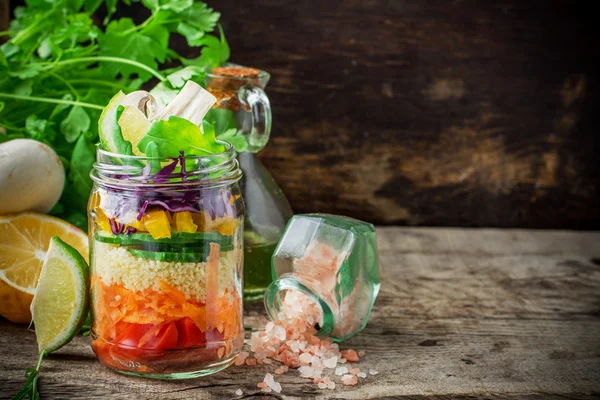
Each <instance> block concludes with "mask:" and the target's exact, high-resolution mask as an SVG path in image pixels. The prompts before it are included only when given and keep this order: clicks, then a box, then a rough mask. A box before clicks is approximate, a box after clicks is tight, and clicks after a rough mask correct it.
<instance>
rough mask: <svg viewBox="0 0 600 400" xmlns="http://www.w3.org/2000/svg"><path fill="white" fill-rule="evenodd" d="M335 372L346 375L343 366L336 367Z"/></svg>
mask: <svg viewBox="0 0 600 400" xmlns="http://www.w3.org/2000/svg"><path fill="white" fill-rule="evenodd" d="M335 374H336V375H337V376H342V375H344V372H342V367H337V368H336V369H335Z"/></svg>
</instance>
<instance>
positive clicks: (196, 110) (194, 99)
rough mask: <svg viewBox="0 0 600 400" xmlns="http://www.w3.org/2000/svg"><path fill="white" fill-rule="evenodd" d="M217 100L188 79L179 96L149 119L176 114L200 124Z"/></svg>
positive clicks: (159, 118) (164, 117)
mask: <svg viewBox="0 0 600 400" xmlns="http://www.w3.org/2000/svg"><path fill="white" fill-rule="evenodd" d="M134 93H135V92H134ZM216 102H217V99H216V97H215V96H213V95H212V94H210V93H209V92H208V91H206V90H205V89H204V88H202V86H200V85H198V84H197V83H196V82H193V81H187V82H186V84H185V86H184V87H183V89H181V91H180V92H179V93H178V94H177V96H175V98H174V99H173V100H171V102H169V104H168V105H167V106H166V107H165V108H163V109H162V110H161V111H158V112H157V113H156V114H155V115H154V117H153V118H149V119H153V120H161V119H168V118H169V117H170V116H172V115H174V116H177V117H180V118H185V119H187V120H188V121H191V122H193V123H194V124H196V125H198V126H200V125H202V119H203V118H204V116H205V115H206V113H207V112H208V110H210V109H211V107H212V106H213V105H214V104H215V103H216Z"/></svg>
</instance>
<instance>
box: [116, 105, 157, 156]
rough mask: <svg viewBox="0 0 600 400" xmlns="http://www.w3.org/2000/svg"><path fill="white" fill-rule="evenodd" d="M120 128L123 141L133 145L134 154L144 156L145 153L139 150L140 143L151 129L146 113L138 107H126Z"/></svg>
mask: <svg viewBox="0 0 600 400" xmlns="http://www.w3.org/2000/svg"><path fill="white" fill-rule="evenodd" d="M119 127H121V134H122V135H123V139H125V140H127V141H128V142H129V143H131V150H132V151H133V154H135V155H136V156H143V155H144V153H142V152H141V151H140V150H139V149H138V143H139V142H140V140H142V138H143V137H144V135H145V134H146V132H148V128H150V121H148V118H146V116H145V115H144V113H143V112H141V111H140V109H139V108H137V107H134V106H125V108H124V109H123V112H122V113H121V116H120V117H119Z"/></svg>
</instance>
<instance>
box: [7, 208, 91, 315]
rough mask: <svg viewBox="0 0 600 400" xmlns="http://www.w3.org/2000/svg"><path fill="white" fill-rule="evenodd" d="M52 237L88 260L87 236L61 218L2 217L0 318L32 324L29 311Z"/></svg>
mask: <svg viewBox="0 0 600 400" xmlns="http://www.w3.org/2000/svg"><path fill="white" fill-rule="evenodd" d="M52 236H58V237H59V238H61V239H62V240H63V241H64V242H66V243H68V244H69V245H71V246H73V247H74V248H75V249H76V250H77V251H78V252H79V253H80V254H81V255H82V256H83V258H84V259H85V260H86V261H87V260H88V257H89V250H88V238H87V235H86V234H85V233H84V232H83V231H82V230H80V229H79V228H77V227H75V226H73V225H71V224H69V223H68V222H65V221H63V220H61V219H58V218H54V217H50V216H48V215H44V214H38V213H32V212H27V213H22V214H17V215H10V216H6V217H0V281H2V283H5V284H0V315H2V316H4V317H5V318H7V319H9V320H11V321H13V322H17V323H28V322H30V321H31V314H30V312H29V310H28V307H29V304H31V301H32V299H33V295H34V293H35V288H36V286H37V283H38V278H39V276H40V271H41V269H42V264H43V263H44V258H45V257H46V252H47V251H48V246H49V245H50V239H51V238H52Z"/></svg>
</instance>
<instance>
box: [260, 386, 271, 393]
mask: <svg viewBox="0 0 600 400" xmlns="http://www.w3.org/2000/svg"><path fill="white" fill-rule="evenodd" d="M260 391H261V392H263V393H271V392H272V391H273V389H271V388H270V387H268V386H267V387H265V388H262V389H260Z"/></svg>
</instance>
